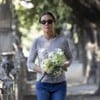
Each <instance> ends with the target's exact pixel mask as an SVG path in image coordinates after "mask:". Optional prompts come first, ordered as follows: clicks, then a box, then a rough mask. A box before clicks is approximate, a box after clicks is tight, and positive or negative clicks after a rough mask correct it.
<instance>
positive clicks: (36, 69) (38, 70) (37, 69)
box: [33, 66, 44, 74]
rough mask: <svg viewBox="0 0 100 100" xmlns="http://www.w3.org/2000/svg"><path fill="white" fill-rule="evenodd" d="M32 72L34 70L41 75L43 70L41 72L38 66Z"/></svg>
mask: <svg viewBox="0 0 100 100" xmlns="http://www.w3.org/2000/svg"><path fill="white" fill-rule="evenodd" d="M33 70H34V71H35V72H37V73H41V74H43V73H44V72H43V70H42V68H41V67H40V66H35V67H34V69H33Z"/></svg>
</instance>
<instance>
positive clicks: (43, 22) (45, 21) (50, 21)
mask: <svg viewBox="0 0 100 100" xmlns="http://www.w3.org/2000/svg"><path fill="white" fill-rule="evenodd" d="M53 22H54V21H53V20H51V19H49V20H41V21H40V23H41V24H43V25H45V24H46V23H48V24H52V23H53Z"/></svg>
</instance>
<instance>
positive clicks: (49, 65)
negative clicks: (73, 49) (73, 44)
mask: <svg viewBox="0 0 100 100" xmlns="http://www.w3.org/2000/svg"><path fill="white" fill-rule="evenodd" d="M64 62H65V56H64V53H63V51H62V50H61V49H60V48H58V49H55V50H54V51H52V52H50V53H49V54H48V57H47V58H46V59H44V60H43V63H42V70H43V71H44V72H46V73H47V74H51V75H55V76H59V75H61V74H62V73H63V67H62V66H63V64H64Z"/></svg>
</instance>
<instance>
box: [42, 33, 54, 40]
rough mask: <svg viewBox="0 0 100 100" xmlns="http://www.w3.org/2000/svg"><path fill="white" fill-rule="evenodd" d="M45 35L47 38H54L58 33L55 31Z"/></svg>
mask: <svg viewBox="0 0 100 100" xmlns="http://www.w3.org/2000/svg"><path fill="white" fill-rule="evenodd" d="M44 36H45V38H46V39H48V40H49V39H51V38H54V37H55V36H56V35H55V33H53V32H52V33H44Z"/></svg>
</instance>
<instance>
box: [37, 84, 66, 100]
mask: <svg viewBox="0 0 100 100" xmlns="http://www.w3.org/2000/svg"><path fill="white" fill-rule="evenodd" d="M66 91H67V83H66V82H61V83H55V84H50V83H44V82H37V83H36V95H37V100H65V98H66Z"/></svg>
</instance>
